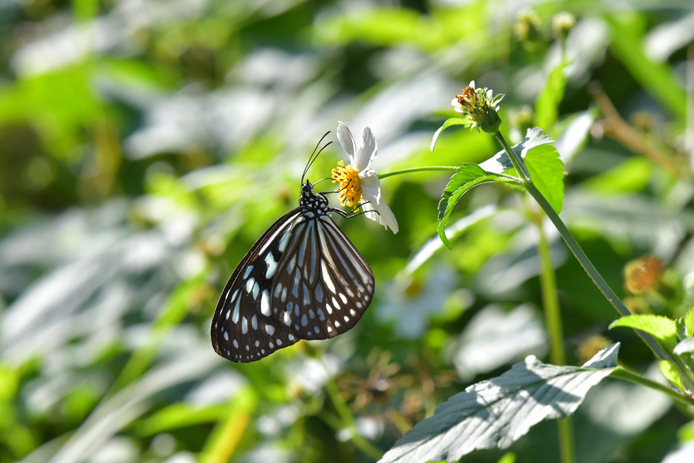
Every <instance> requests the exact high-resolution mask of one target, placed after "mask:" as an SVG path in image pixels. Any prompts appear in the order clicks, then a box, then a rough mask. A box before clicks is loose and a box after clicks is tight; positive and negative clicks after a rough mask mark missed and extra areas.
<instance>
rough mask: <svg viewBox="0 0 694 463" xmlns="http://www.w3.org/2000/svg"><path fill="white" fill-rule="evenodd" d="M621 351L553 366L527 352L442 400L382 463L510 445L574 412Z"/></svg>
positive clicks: (419, 461)
mask: <svg viewBox="0 0 694 463" xmlns="http://www.w3.org/2000/svg"><path fill="white" fill-rule="evenodd" d="M618 350H619V344H614V345H612V346H610V347H608V348H607V349H604V350H602V351H600V352H598V354H597V355H596V356H595V357H593V359H591V360H590V361H589V362H587V363H586V364H585V365H583V366H582V367H575V366H555V365H548V364H544V363H542V362H540V361H539V360H537V358H535V357H534V356H532V355H531V356H528V357H527V358H526V359H525V361H524V362H520V363H517V364H515V365H514V366H513V368H512V369H511V370H510V371H507V372H506V373H504V374H503V375H501V376H499V377H496V378H493V379H490V380H487V381H482V382H480V383H477V384H474V385H472V386H470V387H468V388H467V389H466V390H465V392H461V393H460V394H456V395H454V396H453V397H451V398H450V399H449V400H448V401H447V402H445V403H443V404H441V405H440V406H439V407H438V408H437V409H436V410H435V411H434V415H433V416H431V417H429V418H427V419H425V420H424V421H422V422H420V423H419V424H418V425H417V426H415V427H414V428H412V429H411V430H410V431H408V432H407V433H406V434H405V436H404V437H403V438H402V439H400V440H399V441H397V442H396V443H395V446H394V447H393V448H391V449H390V450H389V451H388V452H387V453H386V454H385V455H384V456H383V458H382V459H381V460H380V463H391V462H399V463H424V462H428V461H438V460H443V459H445V460H446V461H457V460H459V459H460V458H461V457H463V456H464V455H467V454H468V453H470V452H472V451H474V450H477V449H489V448H494V447H498V448H502V449H504V448H508V447H509V446H510V445H511V444H512V443H513V442H514V441H516V440H518V439H519V438H520V437H522V436H523V435H525V434H526V433H527V432H528V430H529V429H530V427H532V426H534V425H535V424H537V423H539V422H540V421H543V420H546V419H553V418H563V417H566V416H569V415H571V414H573V413H574V411H576V409H577V408H578V406H579V405H581V402H583V399H584V397H585V396H586V394H587V393H588V391H589V390H590V389H591V388H592V387H593V386H595V385H596V384H598V383H599V382H600V381H601V380H603V379H604V378H605V377H607V376H608V375H610V374H611V373H612V372H613V371H614V370H615V369H616V365H617V351H618Z"/></svg>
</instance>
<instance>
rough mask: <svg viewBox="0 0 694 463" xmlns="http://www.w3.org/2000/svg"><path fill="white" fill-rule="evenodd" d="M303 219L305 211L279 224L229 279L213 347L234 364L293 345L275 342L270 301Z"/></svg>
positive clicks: (217, 313) (214, 321) (214, 324)
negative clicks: (287, 250) (288, 247)
mask: <svg viewBox="0 0 694 463" xmlns="http://www.w3.org/2000/svg"><path fill="white" fill-rule="evenodd" d="M300 217H301V212H300V211H299V209H295V210H293V211H292V212H290V213H288V214H287V215H285V216H283V217H282V218H280V219H279V220H278V221H277V222H275V223H274V225H272V226H271V227H270V229H269V230H268V231H266V232H265V233H264V234H263V235H262V236H261V237H260V239H258V241H257V242H256V243H255V244H254V245H253V247H251V249H250V251H248V253H247V254H246V256H245V257H244V258H243V260H242V261H241V263H240V264H239V265H238V267H236V270H235V271H234V273H233V274H232V275H231V278H229V281H228V282H227V284H226V286H225V288H224V291H223V292H222V296H221V297H220V299H219V302H218V303H217V308H216V310H215V313H214V318H213V319H212V329H211V335H212V346H213V347H214V349H215V351H217V353H218V354H219V355H221V356H222V357H225V358H227V359H229V360H232V361H234V362H251V361H254V360H258V359H260V358H262V357H265V356H266V355H269V354H271V353H272V352H274V351H275V350H277V349H279V348H281V347H286V345H289V344H293V342H288V344H279V345H278V344H277V342H275V341H276V339H275V337H274V329H275V327H276V318H275V317H273V316H272V311H271V310H270V300H271V291H272V282H273V280H274V279H275V276H276V274H277V272H278V271H279V268H278V267H279V262H280V261H281V259H282V254H283V251H284V249H285V247H286V245H287V242H288V239H289V238H290V237H291V234H292V229H293V227H294V225H295V223H296V221H297V219H298V218H300ZM287 341H288V340H287ZM294 342H296V341H294Z"/></svg>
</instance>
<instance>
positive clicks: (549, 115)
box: [535, 61, 566, 130]
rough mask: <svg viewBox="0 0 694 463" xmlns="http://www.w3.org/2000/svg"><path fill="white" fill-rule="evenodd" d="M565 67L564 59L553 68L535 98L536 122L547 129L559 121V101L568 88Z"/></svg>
mask: <svg viewBox="0 0 694 463" xmlns="http://www.w3.org/2000/svg"><path fill="white" fill-rule="evenodd" d="M565 68H566V61H562V62H561V63H559V64H558V65H557V67H555V68H554V69H552V72H550V73H549V76H547V80H546V81H545V86H544V87H542V90H541V91H540V94H539V95H538V96H537V99H536V100H535V124H537V125H538V126H540V127H542V128H544V129H545V130H549V129H551V128H552V127H553V126H554V124H555V123H556V122H557V115H558V114H559V103H561V100H562V99H563V98H564V90H565V89H566V76H565V75H564V69H565Z"/></svg>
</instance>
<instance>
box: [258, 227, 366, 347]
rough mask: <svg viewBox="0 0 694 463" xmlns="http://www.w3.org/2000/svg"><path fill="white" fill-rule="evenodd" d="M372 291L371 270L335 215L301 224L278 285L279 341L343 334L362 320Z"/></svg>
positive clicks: (274, 303)
mask: <svg viewBox="0 0 694 463" xmlns="http://www.w3.org/2000/svg"><path fill="white" fill-rule="evenodd" d="M373 293H374V277H373V272H372V271H371V267H369V264H368V263H367V262H366V261H365V260H364V258H363V257H362V256H361V254H359V251H357V249H356V248H355V247H354V245H353V244H352V242H351V241H350V240H349V238H347V236H346V235H345V234H344V233H343V232H342V230H340V229H339V228H338V227H337V225H335V223H334V222H333V221H332V219H331V218H330V217H328V216H327V215H324V216H321V217H316V218H302V219H299V220H297V222H296V224H295V226H294V228H293V230H292V234H291V237H290V239H289V243H288V245H287V248H286V251H285V253H284V255H283V256H282V261H281V262H280V265H279V270H278V272H277V274H276V275H275V281H274V283H273V293H272V307H273V313H277V318H278V322H279V323H278V327H279V330H278V331H279V332H280V333H281V336H282V338H281V339H280V340H284V339H286V340H287V341H291V342H296V340H297V339H309V340H310V339H326V338H332V337H334V336H337V335H338V334H341V333H344V332H345V331H347V330H349V329H350V328H352V327H353V326H354V325H355V324H356V323H357V322H358V321H359V319H360V318H361V316H362V314H363V313H364V312H365V311H366V309H367V308H368V306H369V304H370V303H371V300H372V298H373ZM275 311H276V312H275Z"/></svg>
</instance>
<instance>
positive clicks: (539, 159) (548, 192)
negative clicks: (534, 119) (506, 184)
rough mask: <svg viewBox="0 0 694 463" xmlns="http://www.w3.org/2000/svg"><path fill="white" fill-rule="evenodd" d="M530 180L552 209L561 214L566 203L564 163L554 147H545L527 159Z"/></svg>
mask: <svg viewBox="0 0 694 463" xmlns="http://www.w3.org/2000/svg"><path fill="white" fill-rule="evenodd" d="M525 165H526V167H527V168H528V172H530V178H531V179H532V181H533V183H534V184H535V186H536V187H537V189H538V190H540V193H542V196H544V197H545V198H546V199H547V201H548V202H549V204H550V205H551V206H552V208H553V209H554V210H555V211H556V212H557V214H558V213H560V212H561V208H562V205H563V203H564V163H563V162H561V159H559V153H558V152H557V150H556V149H555V148H554V146H553V145H543V146H538V147H537V148H535V149H533V150H532V151H530V152H529V153H528V154H527V155H526V157H525Z"/></svg>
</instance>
